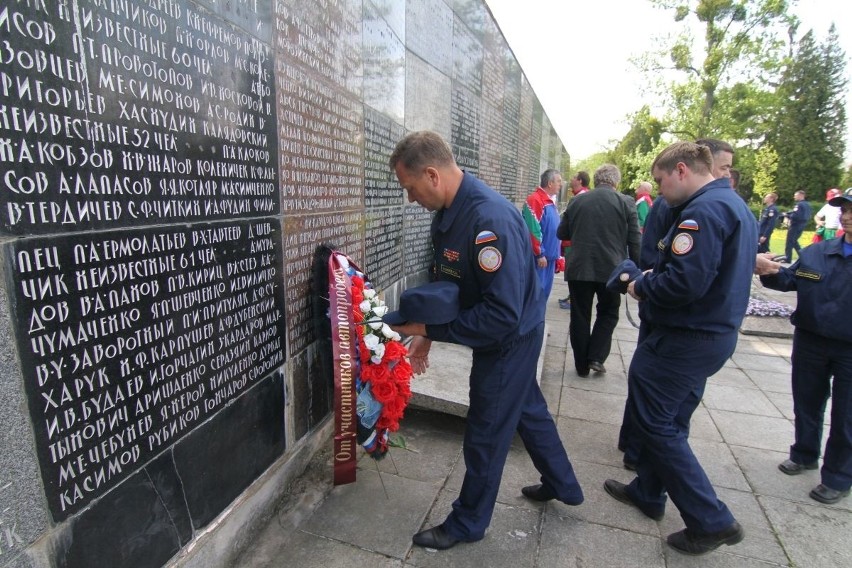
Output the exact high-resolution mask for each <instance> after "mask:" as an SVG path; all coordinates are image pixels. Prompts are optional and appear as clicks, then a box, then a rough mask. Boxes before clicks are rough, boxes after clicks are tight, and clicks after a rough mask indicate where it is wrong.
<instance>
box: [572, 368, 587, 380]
mask: <svg viewBox="0 0 852 568" xmlns="http://www.w3.org/2000/svg"><path fill="white" fill-rule="evenodd" d="M574 368H575V369H576V370H577V374H578V375H580V376H581V377H583V378H584V379H585V378H586V377H588V376H589V369H588V367H586V368H585V369H581V368H580V367H574Z"/></svg>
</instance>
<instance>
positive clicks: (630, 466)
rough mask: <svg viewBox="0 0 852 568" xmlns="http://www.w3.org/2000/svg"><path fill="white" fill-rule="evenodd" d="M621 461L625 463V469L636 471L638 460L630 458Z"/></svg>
mask: <svg viewBox="0 0 852 568" xmlns="http://www.w3.org/2000/svg"><path fill="white" fill-rule="evenodd" d="M621 463H622V464H623V465H624V469H629V470H630V471H636V462H634V461H630V460H623V461H622V462H621Z"/></svg>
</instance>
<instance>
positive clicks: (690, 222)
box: [677, 219, 698, 231]
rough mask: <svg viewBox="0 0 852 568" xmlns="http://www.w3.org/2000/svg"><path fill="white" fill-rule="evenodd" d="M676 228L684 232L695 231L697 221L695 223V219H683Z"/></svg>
mask: <svg viewBox="0 0 852 568" xmlns="http://www.w3.org/2000/svg"><path fill="white" fill-rule="evenodd" d="M677 228H678V229H683V230H685V231H697V230H698V221H696V220H695V219H685V220H683V221H681V222H680V225H678V226H677Z"/></svg>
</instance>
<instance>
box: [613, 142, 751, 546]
mask: <svg viewBox="0 0 852 568" xmlns="http://www.w3.org/2000/svg"><path fill="white" fill-rule="evenodd" d="M712 168H713V157H712V155H711V153H710V151H709V149H708V148H706V147H705V146H700V145H698V144H695V143H692V142H678V143H675V144H672V145H671V146H669V147H668V148H666V149H665V150H663V151H662V152H661V153H660V155H659V156H657V158H656V160H654V163H653V165H652V168H651V173H652V174H653V176H654V179H655V181H656V182H657V184H658V186H659V191H660V195H662V196H663V197H664V198H665V200H666V203H667V204H668V205H669V207H670V208H671V213H672V215H673V222H672V224H671V227H670V229H669V230H668V232H667V233H666V234H665V235H664V236H663V238H662V239H661V241H660V254H659V256H658V259H657V262H656V264H655V266H654V268H653V270H652V271H648V272H646V273H645V274H643V275H641V276H639V277H638V278H637V279H635V280H634V281H633V282H631V283H630V285H629V286H628V293H629V294H630V295H631V296H633V297H634V298H636V299H638V300H640V301H641V302H642V303H643V304H644V310H643V315H644V317H645V318H646V319H647V321H648V325H649V327H648V331H647V335H645V336H644V337H643V339H642V341H641V342H640V343H639V344H638V345H637V347H636V352H635V354H634V356H633V360H632V362H631V364H630V371H629V374H628V389H629V394H628V400H629V411H630V421H631V426H632V428H633V430H634V432H635V435H636V436H638V439H639V442H640V451H639V457H638V461H637V464H636V472H637V477H636V478H635V479H634V480H633V482H631V483H630V484H629V485H624V484H623V483H619V482H617V481H615V480H612V479H608V480H607V481H606V482H605V484H604V489H605V490H606V491H607V493H609V494H610V495H611V496H613V497H614V498H616V499H618V500H619V501H623V502H625V503H628V504H631V505H634V506H636V507H637V508H639V509H640V510H641V511H642V512H643V513H644V514H645V515H647V516H649V517H651V518H653V519H661V518H662V516H663V514H664V512H665V504H666V493H668V495H669V496H670V497H671V499H672V501H673V502H674V504H675V505H676V506H677V508H678V509H679V510H680V513H681V517H682V518H683V520H684V523H685V524H686V529H684V530H682V531H678V532H676V533H673V534H671V535H669V536H668V538H667V539H666V540H667V542H668V544H669V546H671V547H672V548H674V549H676V550H678V551H680V552H684V553H686V554H704V553H706V552H709V551H711V550H714V549H715V548H718V547H719V546H720V545H722V544H728V545H731V544H736V543H738V542H740V541H741V540H742V539H743V536H744V533H743V530H742V527H741V526H740V525H739V523H737V522H736V520H735V519H734V517H733V515H732V514H731V512H730V511H729V510H728V507H727V506H726V505H725V504H724V503H722V502H721V501H720V500H719V499H718V498H717V496H716V493H715V491H714V490H713V487H712V485H711V484H710V480H709V479H708V478H707V475H706V474H705V473H704V470H703V469H702V467H701V464H699V463H698V460H697V459H696V457H695V455H694V454H693V452H692V449H691V448H690V446H689V442H688V435H689V420H690V418H691V416H692V413H693V412H694V411H695V408H696V406H697V405H698V402H699V401H700V397H696V396H695V393H697V392H703V391H704V387H705V385H706V382H707V378H708V377H709V376H710V375H712V374H714V373H716V372H717V371H718V370H719V369H721V368H722V366H723V365H724V363H725V361H726V360H727V359H728V358H729V357H730V356H731V354H732V353H733V352H734V348H735V347H736V343H737V330H738V328H739V326H740V324H741V323H742V318H743V316H744V314H745V310H746V307H747V306H748V299H749V292H750V288H751V274H752V271H753V269H754V263H755V249H756V247H755V243H756V242H757V223H756V222H755V219H754V216H753V215H752V214H751V212H750V211H749V210H748V207H746V205H745V203H744V202H743V200H742V199H740V197H739V196H738V195H737V194H736V193H735V192H733V191H731V187H730V183H729V182H728V180H727V179H719V180H716V179H714V177H713V174H712Z"/></svg>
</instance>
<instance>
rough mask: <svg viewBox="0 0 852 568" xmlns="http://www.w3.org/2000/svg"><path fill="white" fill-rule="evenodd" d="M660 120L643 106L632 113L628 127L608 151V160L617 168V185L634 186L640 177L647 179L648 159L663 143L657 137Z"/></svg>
mask: <svg viewBox="0 0 852 568" xmlns="http://www.w3.org/2000/svg"><path fill="white" fill-rule="evenodd" d="M663 131H664V127H663V123H662V122H660V120H659V119H657V118H654V117H653V116H651V110H650V109H649V108H648V107H647V106H645V107H642V108H641V109H640V110H639V112H637V113H636V114H634V115H633V117H632V120H631V126H630V130H629V131H628V132H627V134H626V135H625V136H624V138H622V139H621V141H620V142H619V143H618V144H617V145H616V146H615V149H614V150H612V151H611V152H610V153H609V157H608V160H609V161H610V162H612V163H613V164H615V165H616V166H618V169H619V170H621V188H622V189H628V188H635V187H636V185H637V184H638V183H639V182H640V181H648V180H650V171H649V170H650V167H651V162H653V161H654V158H655V157H656V155H657V154H658V153H659V152H660V151H661V150H662V149H663V148H664V147H665V144H661V142H660V138H661V136H662V134H663Z"/></svg>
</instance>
